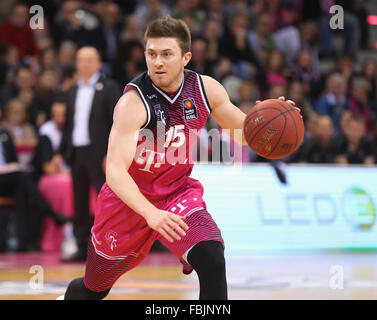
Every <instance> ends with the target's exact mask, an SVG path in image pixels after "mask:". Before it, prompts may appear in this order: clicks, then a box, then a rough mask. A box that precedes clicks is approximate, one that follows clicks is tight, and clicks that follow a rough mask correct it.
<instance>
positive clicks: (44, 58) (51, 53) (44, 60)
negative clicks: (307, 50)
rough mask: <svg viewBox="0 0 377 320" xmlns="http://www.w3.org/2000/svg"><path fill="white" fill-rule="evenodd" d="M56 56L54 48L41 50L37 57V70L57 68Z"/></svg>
mask: <svg viewBox="0 0 377 320" xmlns="http://www.w3.org/2000/svg"><path fill="white" fill-rule="evenodd" d="M57 67H58V56H57V52H56V50H55V48H54V47H47V48H45V49H43V50H41V53H40V56H39V68H40V70H41V71H42V70H45V69H51V68H57Z"/></svg>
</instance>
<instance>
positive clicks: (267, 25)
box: [248, 13, 276, 66]
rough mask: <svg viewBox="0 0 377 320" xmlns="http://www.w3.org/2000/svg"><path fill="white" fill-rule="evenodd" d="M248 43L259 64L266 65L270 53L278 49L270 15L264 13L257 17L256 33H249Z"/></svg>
mask: <svg viewBox="0 0 377 320" xmlns="http://www.w3.org/2000/svg"><path fill="white" fill-rule="evenodd" d="M248 41H249V44H250V47H251V49H252V50H253V51H254V52H255V55H256V57H257V59H258V62H259V64H260V65H262V66H263V65H265V64H266V62H267V57H268V55H269V53H270V52H272V50H274V49H275V48H276V45H275V41H274V38H273V34H272V21H271V17H270V15H268V14H266V13H264V14H261V15H260V16H258V17H257V24H256V27H255V31H251V32H249V34H248Z"/></svg>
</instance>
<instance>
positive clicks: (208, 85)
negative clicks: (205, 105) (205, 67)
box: [201, 76, 247, 145]
mask: <svg viewBox="0 0 377 320" xmlns="http://www.w3.org/2000/svg"><path fill="white" fill-rule="evenodd" d="M201 77H202V79H203V83H204V87H205V91H206V94H207V98H208V102H209V104H210V106H211V109H212V113H211V114H212V117H213V119H214V120H215V121H216V122H217V123H218V125H219V126H220V127H221V128H223V129H229V130H230V131H229V134H230V137H231V138H232V139H233V140H234V141H235V142H237V143H239V144H244V145H247V142H246V140H245V138H244V137H243V133H242V130H243V123H244V121H245V118H246V114H245V113H243V112H242V111H241V110H240V109H239V108H238V107H236V106H235V105H234V104H233V103H232V102H231V101H230V99H229V95H228V93H227V92H226V90H225V88H224V87H223V86H222V85H221V84H220V83H219V82H218V81H216V80H215V79H213V78H211V77H208V76H201Z"/></svg>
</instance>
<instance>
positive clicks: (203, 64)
mask: <svg viewBox="0 0 377 320" xmlns="http://www.w3.org/2000/svg"><path fill="white" fill-rule="evenodd" d="M23 3H24V4H23ZM23 3H21V4H19V5H15V6H13V7H12V9H11V11H10V12H9V15H7V16H6V18H5V19H4V21H3V22H2V23H1V25H0V44H1V49H0V108H1V114H2V118H1V122H2V125H3V126H5V127H6V128H8V129H9V130H10V132H11V133H12V136H13V138H14V141H15V145H16V148H17V146H21V147H20V149H21V151H20V156H21V159H20V160H21V162H22V161H23V162H24V163H27V162H28V161H29V160H30V159H29V158H28V157H27V156H25V154H28V152H27V151H28V150H29V151H30V149H32V148H33V147H36V146H37V144H38V135H40V134H43V132H44V130H45V129H44V128H43V125H44V124H45V123H46V122H48V121H51V120H52V121H54V120H53V118H54V114H53V113H54V112H52V110H54V109H59V107H57V108H54V107H53V106H54V102H55V101H54V100H55V99H56V96H57V93H59V94H60V95H59V97H61V96H62V95H61V93H62V92H63V93H64V92H65V91H66V90H68V88H69V87H70V86H71V85H72V84H74V83H75V81H76V80H75V53H76V51H77V50H78V48H80V47H82V46H86V45H90V46H94V47H95V48H97V49H98V51H99V52H100V54H101V57H102V62H103V65H102V69H101V72H102V73H103V74H105V75H107V76H108V77H110V78H112V79H114V80H115V81H117V82H118V83H119V86H120V87H122V88H123V87H124V86H125V84H126V83H127V82H128V81H130V80H131V79H132V78H134V77H135V76H137V75H138V74H140V73H141V72H143V71H144V70H145V69H146V65H145V62H144V55H143V48H144V47H143V31H144V28H145V26H146V24H147V23H148V22H149V21H151V20H153V19H155V18H158V17H162V16H165V15H168V14H170V15H172V16H173V17H176V18H181V19H183V20H184V21H185V22H186V23H187V24H188V26H189V27H190V30H191V32H192V53H193V58H192V60H191V62H190V64H189V65H188V68H189V69H192V70H194V71H196V72H199V73H202V74H207V75H210V76H212V77H214V78H215V79H217V80H218V81H220V82H221V83H222V84H223V85H224V86H225V88H226V89H227V90H228V93H229V95H230V97H231V100H232V102H233V103H234V104H235V105H237V106H239V107H240V108H241V109H242V110H243V111H244V112H247V111H248V110H249V109H250V108H251V107H252V106H253V105H254V103H255V101H256V100H258V99H259V100H263V99H266V98H276V97H278V96H282V95H283V96H286V97H288V98H289V99H291V100H294V101H295V102H296V104H297V106H299V107H300V108H301V109H302V114H303V116H304V120H305V125H306V134H305V140H304V143H303V144H302V146H301V148H300V150H299V151H298V152H296V153H295V154H294V156H292V157H290V158H288V159H285V160H286V161H287V162H298V161H305V162H314V163H334V162H340V163H344V162H350V163H373V162H375V159H376V158H377V157H375V151H374V150H375V149H376V148H375V145H376V141H377V134H376V131H377V130H376V113H377V112H376V111H377V104H376V100H377V98H376V91H377V89H376V77H377V61H376V59H375V58H373V57H368V56H367V57H366V58H363V60H362V61H360V60H359V59H358V52H359V50H360V49H363V50H368V49H370V47H369V43H370V39H369V37H370V35H369V29H368V25H367V23H366V17H367V15H368V12H367V9H366V5H365V1H363V0H353V1H334V0H318V1H302V0H250V1H248V0H228V1H225V0H209V1H200V0H194V1H192V0H190V1H188V0H176V1H173V0H170V1H163V0H146V1H136V0H135V1H107V0H100V1H75V0H67V1H64V2H60V1H45V2H43V1H42V2H41V5H42V7H43V9H44V15H45V17H46V19H45V21H44V28H43V29H34V30H33V29H31V28H30V25H29V6H30V5H31V4H32V3H28V2H23ZM334 4H340V5H342V6H343V8H344V9H345V13H346V14H345V20H344V29H343V30H332V29H331V28H330V27H329V19H330V17H331V16H330V14H329V11H330V7H331V5H334ZM336 40H338V42H339V40H340V41H341V43H340V45H337V41H336ZM326 63H327V64H326ZM324 64H325V65H327V66H330V67H328V68H327V69H325V71H324V69H323V68H321V66H323V65H324ZM57 100H59V101H60V103H59V101H58V102H57V104H60V105H61V104H62V103H61V102H62V101H61V100H62V99H60V98H58V99H57ZM62 108H64V107H62V106H61V107H60V109H62ZM56 112H57V111H55V113H56ZM61 121H62V120H61ZM59 125H61V126H62V125H64V123H61V124H59ZM214 127H216V124H215V123H214V122H213V121H211V120H210V121H208V124H207V128H206V129H207V130H210V129H211V128H214ZM354 127H355V128H357V129H359V130H356V129H355V128H354ZM356 132H358V134H356ZM203 136H204V137H205V135H202V138H203ZM224 143H225V142H224ZM25 150H26V151H25ZM209 151H210V150H209ZM29 154H30V152H29ZM22 156H24V158H23V157H22ZM209 157H210V156H209ZM243 161H264V159H262V158H259V157H256V156H255V155H254V154H253V153H252V152H248V154H247V155H246V156H243Z"/></svg>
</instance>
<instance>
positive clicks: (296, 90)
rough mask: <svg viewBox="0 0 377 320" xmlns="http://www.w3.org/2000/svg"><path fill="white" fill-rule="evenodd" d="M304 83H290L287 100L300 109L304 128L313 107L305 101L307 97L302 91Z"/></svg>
mask: <svg viewBox="0 0 377 320" xmlns="http://www.w3.org/2000/svg"><path fill="white" fill-rule="evenodd" d="M304 86H305V83H303V82H301V81H298V80H296V81H292V82H291V83H289V86H288V95H287V97H288V99H290V100H292V101H294V102H295V103H296V107H297V108H300V110H301V115H302V118H303V120H304V125H305V127H306V126H307V122H308V118H309V114H310V112H312V110H313V107H312V105H311V104H310V102H309V101H308V100H307V95H306V94H305V90H304Z"/></svg>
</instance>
